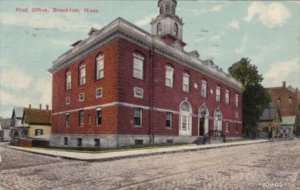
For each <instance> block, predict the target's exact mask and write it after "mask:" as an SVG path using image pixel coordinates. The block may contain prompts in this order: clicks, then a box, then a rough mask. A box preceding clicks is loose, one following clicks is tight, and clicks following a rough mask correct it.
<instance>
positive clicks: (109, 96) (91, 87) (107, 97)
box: [52, 40, 119, 134]
mask: <svg viewBox="0 0 300 190" xmlns="http://www.w3.org/2000/svg"><path fill="white" fill-rule="evenodd" d="M118 44H119V42H118V41H117V40H116V41H113V42H112V43H109V44H108V45H106V46H104V47H102V48H100V49H98V50H96V51H94V52H92V53H91V54H90V55H89V56H87V57H84V58H83V59H82V60H80V61H77V62H75V63H73V64H71V65H69V66H68V67H66V68H64V69H61V70H60V71H58V72H56V73H54V74H53V84H52V86H53V102H52V105H53V111H52V112H53V113H56V112H61V111H67V110H74V109H80V108H82V107H87V106H94V105H99V104H105V103H108V102H114V101H117V99H118V98H117V97H118V93H117V88H116V87H117V80H118V79H117V69H118V64H117V63H118V60H119V56H118V48H119V46H118ZM99 53H103V54H104V59H105V60H104V64H105V67H104V78H103V79H100V80H96V79H95V58H96V57H97V55H98V54H99ZM80 63H85V65H86V84H85V85H83V86H79V82H78V78H79V72H78V70H79V69H78V68H79V65H80ZM67 71H71V72H72V89H71V90H65V73H66V72H67ZM99 87H102V88H103V96H102V98H99V99H96V95H95V90H96V88H99ZM83 92H84V93H85V101H83V102H79V101H78V96H79V94H80V93H83ZM67 96H69V97H70V98H71V103H70V104H69V105H65V97H67ZM116 112H117V108H105V109H103V111H102V114H103V127H101V128H99V129H98V128H96V127H95V109H93V110H87V111H84V122H85V124H84V126H83V127H79V126H78V111H76V112H74V113H70V120H71V124H70V128H66V127H65V114H61V115H58V116H57V115H54V116H53V118H52V122H53V133H83V134H88V133H104V134H107V133H117V122H116V118H117V116H116ZM88 114H90V115H91V116H92V124H93V125H90V126H88V125H87V116H88ZM104 116H109V117H105V118H104Z"/></svg>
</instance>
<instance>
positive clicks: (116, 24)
mask: <svg viewBox="0 0 300 190" xmlns="http://www.w3.org/2000/svg"><path fill="white" fill-rule="evenodd" d="M119 38H124V39H128V40H130V41H134V43H138V44H140V45H141V46H143V47H145V48H154V51H155V52H156V53H159V54H162V55H164V56H166V57H168V58H170V59H172V60H175V61H176V62H178V63H179V64H183V65H185V66H188V67H190V68H192V69H194V70H196V71H198V72H200V73H202V74H204V73H205V75H208V76H209V77H211V78H213V79H215V80H217V81H219V82H222V83H224V82H225V83H226V85H228V86H231V87H233V88H234V89H236V90H238V91H241V89H242V85H241V83H240V82H238V81H237V80H235V79H233V78H231V77H230V76H229V75H228V74H226V73H225V72H223V71H221V70H220V69H218V68H215V67H213V66H211V65H206V64H204V63H203V61H202V60H201V59H199V58H197V57H194V56H191V55H189V54H188V53H187V52H185V51H183V50H180V49H178V48H175V47H172V46H170V45H168V44H166V43H165V42H164V41H163V40H162V39H160V38H158V37H157V36H153V35H152V34H150V33H149V32H147V31H145V30H143V29H141V28H139V27H137V26H135V25H134V24H132V23H130V22H129V21H127V20H124V19H123V18H120V17H119V18H117V19H115V20H114V21H112V22H111V23H109V24H108V25H106V26H105V27H103V28H102V29H100V30H98V31H95V32H94V33H93V35H90V36H89V37H88V38H86V39H84V40H83V41H82V42H81V43H80V44H77V45H76V46H75V47H73V48H72V49H70V50H69V51H67V52H65V53H64V54H62V55H60V56H59V57H58V58H57V59H56V60H55V61H53V65H52V68H50V69H49V70H48V71H49V72H51V73H55V72H57V71H58V70H60V69H63V68H65V67H67V66H68V65H70V64H73V63H74V62H75V61H78V60H82V57H84V56H87V55H88V54H89V53H91V52H92V51H94V50H96V49H97V48H99V47H102V46H104V45H106V44H107V43H108V42H111V41H112V40H115V39H119Z"/></svg>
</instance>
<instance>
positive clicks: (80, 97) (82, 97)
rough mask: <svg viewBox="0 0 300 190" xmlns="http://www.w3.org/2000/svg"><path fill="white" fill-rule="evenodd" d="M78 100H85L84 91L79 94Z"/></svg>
mask: <svg viewBox="0 0 300 190" xmlns="http://www.w3.org/2000/svg"><path fill="white" fill-rule="evenodd" d="M78 101H79V102H83V101H84V93H80V94H79V97H78Z"/></svg>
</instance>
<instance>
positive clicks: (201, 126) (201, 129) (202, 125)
mask: <svg viewBox="0 0 300 190" xmlns="http://www.w3.org/2000/svg"><path fill="white" fill-rule="evenodd" d="M204 121H205V119H204V118H200V119H199V136H203V135H204V125H205V124H204Z"/></svg>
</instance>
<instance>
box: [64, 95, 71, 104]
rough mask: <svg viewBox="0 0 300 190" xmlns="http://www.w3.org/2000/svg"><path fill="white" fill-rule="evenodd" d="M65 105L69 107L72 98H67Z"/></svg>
mask: <svg viewBox="0 0 300 190" xmlns="http://www.w3.org/2000/svg"><path fill="white" fill-rule="evenodd" d="M65 103H66V105H69V104H70V103H71V98H70V97H66V98H65Z"/></svg>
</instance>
